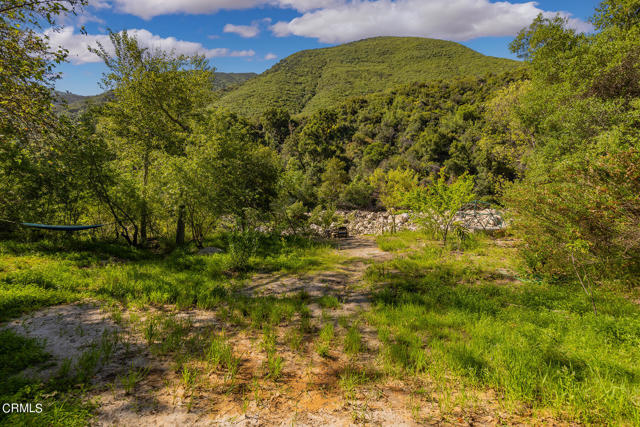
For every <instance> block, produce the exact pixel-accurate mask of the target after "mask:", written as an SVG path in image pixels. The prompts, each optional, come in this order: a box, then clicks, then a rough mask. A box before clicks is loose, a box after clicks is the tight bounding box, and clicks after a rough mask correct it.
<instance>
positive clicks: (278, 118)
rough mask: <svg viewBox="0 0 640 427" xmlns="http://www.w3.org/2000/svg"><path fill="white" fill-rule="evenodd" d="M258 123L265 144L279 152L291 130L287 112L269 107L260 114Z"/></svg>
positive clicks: (290, 121)
mask: <svg viewBox="0 0 640 427" xmlns="http://www.w3.org/2000/svg"><path fill="white" fill-rule="evenodd" d="M260 125H261V126H262V130H263V132H264V134H265V139H266V140H267V144H268V145H269V146H270V147H272V148H274V149H275V150H277V151H278V152H280V151H281V150H282V146H283V145H284V142H285V140H286V139H287V138H288V137H289V136H290V135H291V131H292V126H293V122H292V119H291V115H290V114H289V112H288V111H287V110H284V109H282V108H269V109H267V110H266V111H265V112H264V113H263V114H262V117H261V119H260Z"/></svg>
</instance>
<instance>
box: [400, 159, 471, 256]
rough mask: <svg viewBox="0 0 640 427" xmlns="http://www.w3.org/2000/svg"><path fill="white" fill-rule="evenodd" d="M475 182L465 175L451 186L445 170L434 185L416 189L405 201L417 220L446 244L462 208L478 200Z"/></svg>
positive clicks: (451, 183)
mask: <svg viewBox="0 0 640 427" xmlns="http://www.w3.org/2000/svg"><path fill="white" fill-rule="evenodd" d="M473 181H474V180H473V177H472V176H469V175H467V174H463V175H462V176H460V177H459V178H457V179H455V180H453V181H452V182H450V183H448V182H447V179H446V176H445V173H444V170H441V171H440V174H439V175H438V179H436V180H435V181H434V182H433V184H432V185H430V186H426V187H418V186H416V187H415V188H413V189H412V191H410V192H408V193H407V194H406V199H405V200H406V202H407V204H408V205H409V206H410V207H411V209H412V210H413V212H414V217H415V219H416V221H418V222H421V223H422V224H423V225H424V226H426V227H428V228H429V229H430V230H431V231H432V232H433V233H434V234H435V235H436V236H437V237H439V238H440V239H441V240H442V244H443V245H446V244H447V237H448V236H449V232H450V231H451V230H452V228H453V227H454V226H456V224H455V218H456V215H457V214H458V212H460V209H462V207H464V205H466V204H467V203H469V202H471V201H473V200H474V199H475V198H476V195H475V193H474V191H473V187H474V182H473ZM458 226H460V225H459V224H458Z"/></svg>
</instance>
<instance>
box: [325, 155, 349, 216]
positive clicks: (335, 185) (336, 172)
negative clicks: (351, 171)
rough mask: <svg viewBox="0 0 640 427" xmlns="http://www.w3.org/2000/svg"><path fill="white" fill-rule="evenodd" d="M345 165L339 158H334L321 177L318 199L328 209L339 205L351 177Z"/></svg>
mask: <svg viewBox="0 0 640 427" xmlns="http://www.w3.org/2000/svg"><path fill="white" fill-rule="evenodd" d="M345 167H346V165H345V163H344V162H343V161H342V160H340V159H338V158H337V157H332V158H331V159H329V161H328V162H327V164H326V167H325V170H324V172H322V175H321V177H320V178H321V182H322V183H321V184H320V188H319V189H318V198H319V199H320V201H322V202H323V203H324V204H325V205H326V206H327V207H334V208H335V206H336V204H337V203H338V201H339V199H340V196H341V194H342V192H343V191H344V189H345V187H346V185H347V182H348V181H349V175H347V172H346V171H345Z"/></svg>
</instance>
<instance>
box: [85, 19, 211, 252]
mask: <svg viewBox="0 0 640 427" xmlns="http://www.w3.org/2000/svg"><path fill="white" fill-rule="evenodd" d="M109 38H110V42H111V43H112V44H113V46H114V52H115V53H114V55H111V54H110V53H109V51H108V50H107V49H106V48H105V47H104V46H102V45H100V44H98V46H97V48H90V50H91V51H92V52H94V53H95V54H96V55H98V56H99V57H100V58H102V59H103V61H104V62H105V64H106V65H107V67H108V72H107V73H105V75H104V77H103V80H102V85H103V87H104V88H105V89H109V90H112V91H113V98H112V99H111V100H110V101H109V102H107V103H106V104H105V106H104V109H103V121H102V124H101V130H102V131H103V132H105V133H106V134H107V135H108V136H109V140H110V141H111V142H112V144H113V152H114V153H116V154H117V156H118V158H117V160H116V161H117V162H118V163H119V164H120V170H121V171H122V176H121V180H122V182H123V185H124V187H125V188H123V190H124V192H125V194H135V199H136V200H137V201H138V202H136V203H134V204H133V205H134V206H135V205H137V207H136V209H134V211H133V212H131V213H130V214H128V217H130V218H138V219H137V220H135V221H132V222H131V221H130V226H131V227H133V230H134V231H133V233H132V234H133V238H132V241H133V242H134V243H136V242H137V240H138V230H139V236H140V240H141V241H142V242H144V241H145V240H146V239H147V234H148V227H149V225H150V219H151V218H152V213H153V212H152V209H151V208H152V204H153V202H154V201H156V204H157V205H158V206H161V204H160V203H157V202H158V199H157V198H156V199H155V200H154V198H155V195H157V194H162V188H161V187H160V188H158V186H156V190H157V191H160V193H158V192H157V191H156V192H151V191H150V190H151V185H152V184H153V182H155V183H156V184H157V183H158V182H160V181H161V180H160V179H159V177H161V176H162V174H163V169H164V168H165V167H167V166H168V163H170V157H171V156H184V154H185V149H186V145H187V141H188V139H189V136H190V135H191V134H192V133H193V126H194V124H193V123H194V122H195V121H197V120H198V118H199V117H200V114H201V112H202V110H203V108H204V107H206V106H207V105H208V104H209V102H210V100H211V94H212V90H211V82H212V79H213V74H212V73H213V71H212V70H211V68H210V67H209V65H208V62H207V60H206V59H205V58H204V57H203V56H198V55H196V56H185V55H175V54H174V53H173V52H164V51H160V50H155V51H151V50H149V49H146V48H143V47H142V46H140V44H139V43H138V41H137V40H136V38H135V37H131V36H129V35H128V34H127V32H126V31H124V32H122V33H114V32H111V33H110V34H109ZM154 180H155V181H154ZM172 205H173V206H174V207H175V209H174V212H176V216H177V223H176V230H177V232H176V234H177V241H178V243H181V241H182V240H183V230H184V212H185V211H184V209H185V205H184V202H183V200H182V196H181V191H180V189H179V190H178V191H177V193H176V194H175V197H174V201H173V203H172ZM160 209H161V208H160Z"/></svg>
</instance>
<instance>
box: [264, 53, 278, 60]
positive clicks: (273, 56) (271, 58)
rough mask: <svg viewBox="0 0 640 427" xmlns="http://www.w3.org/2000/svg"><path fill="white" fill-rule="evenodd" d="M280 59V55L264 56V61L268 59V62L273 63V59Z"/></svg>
mask: <svg viewBox="0 0 640 427" xmlns="http://www.w3.org/2000/svg"><path fill="white" fill-rule="evenodd" d="M277 57H278V55H276V54H275V53H267V54H266V55H265V56H264V59H266V60H267V61H271V60H273V59H276V58H277Z"/></svg>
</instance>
